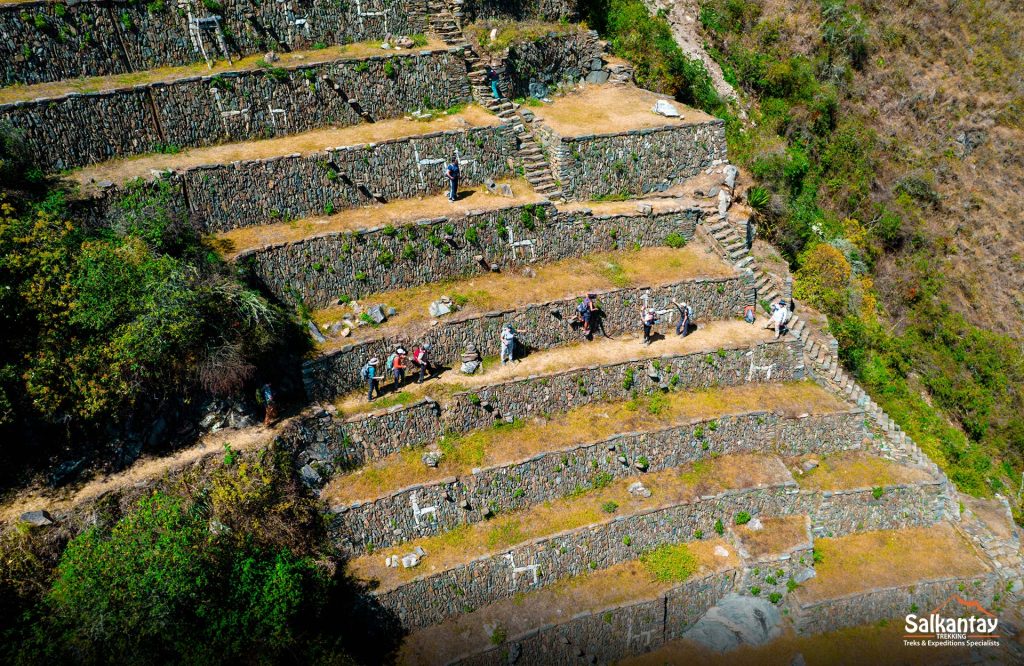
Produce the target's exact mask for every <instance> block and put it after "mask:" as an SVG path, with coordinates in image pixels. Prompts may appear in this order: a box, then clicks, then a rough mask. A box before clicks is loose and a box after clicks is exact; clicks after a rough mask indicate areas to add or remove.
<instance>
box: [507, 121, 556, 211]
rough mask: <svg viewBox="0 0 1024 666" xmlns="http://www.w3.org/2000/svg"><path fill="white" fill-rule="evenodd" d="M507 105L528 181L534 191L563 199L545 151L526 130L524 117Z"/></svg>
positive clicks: (551, 197)
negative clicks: (513, 121)
mask: <svg viewBox="0 0 1024 666" xmlns="http://www.w3.org/2000/svg"><path fill="white" fill-rule="evenodd" d="M506 104H508V105H509V109H510V110H511V113H512V114H513V115H514V116H515V124H514V125H513V129H514V130H515V132H516V138H517V139H518V140H519V159H520V160H522V163H523V169H524V172H525V173H524V175H525V176H526V180H527V181H528V182H529V183H530V185H532V186H533V189H535V190H537V192H538V193H540V194H543V195H544V196H546V197H547V198H548V199H562V188H561V187H559V185H558V183H556V182H555V178H554V176H553V175H552V173H551V164H550V163H549V162H548V158H547V157H546V156H545V155H544V151H543V150H541V147H540V145H539V144H538V143H537V140H536V139H535V138H534V136H533V133H532V132H530V130H528V129H526V121H525V120H524V119H523V117H522V116H521V115H520V114H518V113H516V112H515V111H514V110H512V105H511V104H509V103H508V102H506ZM499 115H500V114H499Z"/></svg>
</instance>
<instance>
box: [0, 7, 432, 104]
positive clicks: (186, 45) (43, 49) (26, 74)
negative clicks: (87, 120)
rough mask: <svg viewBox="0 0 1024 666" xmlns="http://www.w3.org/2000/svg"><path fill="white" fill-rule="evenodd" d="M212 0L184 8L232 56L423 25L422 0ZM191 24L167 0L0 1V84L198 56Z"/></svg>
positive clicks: (209, 40) (215, 52)
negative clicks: (205, 23)
mask: <svg viewBox="0 0 1024 666" xmlns="http://www.w3.org/2000/svg"><path fill="white" fill-rule="evenodd" d="M207 4H210V3H207ZM215 5H219V8H218V7H216V6H214V9H212V10H211V9H207V8H206V5H204V3H203V2H200V1H199V0H193V1H192V2H191V3H190V10H191V12H192V14H193V16H195V17H197V18H209V17H212V16H215V15H216V16H219V17H220V25H221V28H222V34H223V35H224V38H225V40H224V41H225V44H226V46H227V48H228V51H229V52H230V54H231V56H232V58H236V57H239V56H246V55H252V54H255V53H262V52H265V51H271V50H273V51H292V50H303V49H309V48H311V47H313V46H315V45H317V44H324V45H333V44H344V43H348V42H354V41H363V40H368V39H382V38H383V37H384V36H385V35H387V34H396V35H401V34H413V33H422V32H425V31H426V23H427V21H426V2H424V1H423V0H376V1H375V2H374V3H373V4H368V3H365V2H364V3H356V2H334V1H333V0H291V1H290V2H287V3H280V2H262V3H255V2H249V1H248V0H220V1H219V2H217V3H215ZM289 13H290V16H289ZM302 21H304V23H302ZM296 22H299V23H298V25H296ZM188 26H189V24H188V14H187V12H186V10H184V9H180V8H179V6H178V4H177V3H176V2H171V1H170V0H164V1H163V2H150V3H146V2H124V1H121V0H82V1H80V2H76V3H67V4H65V3H49V2H25V3H16V4H15V3H11V4H2V5H0V63H2V69H0V85H10V84H13V83H40V82H44V81H60V80H62V79H71V78H77V77H81V76H102V75H108V74H120V73H124V72H132V71H142V70H146V69H154V68H157V67H166V66H169V65H186V64H190V63H193V62H201V61H202V60H203V55H202V53H201V52H200V50H199V49H198V48H197V47H196V46H194V44H193V41H192V38H191V37H190V32H189V27H188ZM201 32H202V34H203V40H202V42H203V47H204V48H205V50H206V52H207V53H208V54H209V55H210V56H211V57H213V58H215V59H217V60H223V59H224V54H223V53H222V52H221V50H220V48H219V47H218V45H217V42H216V40H215V36H214V32H213V31H211V30H202V31H201Z"/></svg>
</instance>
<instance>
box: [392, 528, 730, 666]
mask: <svg viewBox="0 0 1024 666" xmlns="http://www.w3.org/2000/svg"><path fill="white" fill-rule="evenodd" d="M716 548H724V549H725V550H726V551H727V553H728V554H727V555H725V556H724V557H723V556H721V555H716V554H715V549H716ZM678 552H679V554H680V555H681V556H682V557H684V558H686V559H688V560H689V562H687V564H688V567H687V568H690V569H692V573H691V574H690V578H700V577H703V576H707V575H709V574H712V573H715V572H718V571H724V570H726V569H730V568H735V567H738V566H739V564H740V561H739V557H737V555H736V554H735V552H734V550H733V547H732V546H731V545H730V544H729V543H727V542H726V541H724V540H723V539H713V540H708V541H700V542H694V543H691V544H686V545H685V546H681V547H679V548H678ZM682 582H684V581H683V580H676V579H673V580H659V579H658V578H657V576H656V575H655V572H654V571H653V570H652V567H651V566H650V565H648V564H646V563H645V562H643V561H641V560H631V561H629V562H623V563H622V564H617V565H615V566H613V567H609V568H608V569H604V570H601V571H594V572H591V573H589V574H586V575H583V576H578V577H575V578H570V579H565V580H560V581H558V582H556V583H554V584H552V585H549V586H547V587H544V588H541V589H539V590H536V591H534V592H530V593H528V594H525V595H520V596H517V597H516V598H514V599H506V600H503V601H499V602H497V603H494V604H491V605H489V606H485V607H483V608H480V609H478V610H475V611H473V612H471V613H466V614H465V615H460V616H459V617H456V618H453V619H451V620H449V621H447V622H444V623H442V624H439V625H435V626H433V627H428V628H426V629H423V630H421V631H417V632H416V633H414V634H412V635H410V636H409V637H408V638H406V639H405V641H404V642H403V643H402V648H401V652H400V653H399V656H398V663H399V664H404V666H433V665H434V664H447V663H449V662H450V661H451V660H453V659H455V658H456V657H458V656H460V655H463V654H467V653H470V652H478V651H483V650H486V649H488V648H489V647H491V646H492V645H493V644H494V643H495V642H498V639H500V638H501V637H502V636H504V637H506V638H512V637H514V636H517V635H519V634H522V633H524V632H527V631H529V630H531V629H535V628H537V627H541V626H544V625H548V624H560V623H562V622H567V621H568V620H570V619H571V618H572V617H574V616H575V615H576V614H578V613H582V612H585V611H592V612H597V611H601V610H602V609H605V608H612V607H615V606H619V605H624V604H629V603H640V602H642V601H645V600H648V599H653V598H656V597H657V596H659V595H661V594H664V593H665V592H667V591H668V590H671V589H673V588H674V587H676V586H678V585H680V584H681V583H682Z"/></svg>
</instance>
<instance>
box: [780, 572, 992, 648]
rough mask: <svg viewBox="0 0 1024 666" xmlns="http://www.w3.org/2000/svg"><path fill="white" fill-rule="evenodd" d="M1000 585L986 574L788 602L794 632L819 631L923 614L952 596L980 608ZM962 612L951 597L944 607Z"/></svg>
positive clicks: (989, 602)
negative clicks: (976, 603) (808, 601)
mask: <svg viewBox="0 0 1024 666" xmlns="http://www.w3.org/2000/svg"><path fill="white" fill-rule="evenodd" d="M1002 585H1003V583H1002V582H1001V581H1000V579H999V577H998V576H997V575H996V574H991V573H990V574H983V575H978V576H973V577H965V578H946V579H941V580H932V581H926V582H916V583H914V584H913V585H907V586H903V587H890V588H883V589H878V590H872V591H870V592H860V593H857V594H852V595H847V596H845V597H839V598H837V599H826V600H824V601H817V602H810V603H803V602H801V601H800V596H799V594H797V595H795V596H793V597H790V601H789V605H790V607H791V608H792V610H793V613H792V617H793V626H794V628H795V629H796V631H797V633H799V634H803V635H807V634H822V633H825V632H828V631H837V630H839V629H844V628H846V627H854V626H860V625H865V624H874V623H876V622H878V621H879V620H897V619H898V620H902V619H903V617H904V616H906V615H907V614H908V613H913V612H916V613H917V614H918V615H920V616H925V615H927V614H928V613H929V612H930V611H931V610H933V609H935V608H938V607H939V606H942V605H943V604H945V603H946V602H947V601H949V600H950V598H951V597H954V596H959V597H961V598H964V599H967V600H969V601H978V602H980V603H981V605H982V606H983V607H985V608H992V606H993V605H994V603H993V599H994V597H995V596H996V594H997V593H999V592H1001V587H1002ZM914 607H916V609H917V610H916V611H915V610H914ZM964 611H965V609H963V608H962V607H959V604H958V603H957V602H956V601H955V600H954V601H953V602H951V603H950V605H949V606H948V607H947V610H946V614H945V616H946V617H960V616H961V613H964ZM965 614H966V613H965Z"/></svg>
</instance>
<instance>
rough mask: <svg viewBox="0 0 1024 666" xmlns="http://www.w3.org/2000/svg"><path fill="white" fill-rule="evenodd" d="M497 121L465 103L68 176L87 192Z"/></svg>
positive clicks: (121, 162)
mask: <svg viewBox="0 0 1024 666" xmlns="http://www.w3.org/2000/svg"><path fill="white" fill-rule="evenodd" d="M499 122H500V119H499V118H498V117H497V116H495V115H492V114H491V113H490V112H488V111H485V110H484V109H482V108H481V107H479V106H467V107H466V108H465V109H463V110H462V111H460V112H459V113H453V114H450V115H443V116H436V117H434V118H432V119H430V120H414V119H411V118H396V119H393V120H382V121H380V122H376V123H361V124H359V125H352V126H350V127H340V128H326V129H318V130H313V131H310V132H303V133H302V134H293V135H291V136H283V137H278V138H274V139H263V140H259V141H240V142H238V143H225V144H222V145H219V146H207V147H203V148H192V149H190V150H185V151H182V152H180V153H177V154H175V155H163V154H147V155H136V156H133V157H124V158H118V159H113V160H108V161H106V162H101V163H99V164H92V165H90V166H87V167H83V168H81V169H76V170H74V171H71V172H70V173H69V174H68V178H70V179H71V180H72V181H75V182H77V183H79V185H81V187H82V190H83V191H89V189H90V187H89V186H90V185H91V184H92V183H95V182H96V181H103V180H109V181H110V182H113V183H125V182H128V181H130V180H132V179H134V178H139V177H144V176H148V175H149V173H150V171H154V170H155V171H166V170H168V169H188V168H191V167H196V166H202V165H207V164H230V163H231V162H239V161H244V160H258V159H264V158H268V157H277V156H281V155H291V154H293V153H300V154H305V153H313V152H317V151H321V150H324V149H325V148H333V147H336V146H358V145H362V144H366V143H375V142H378V141H385V140H387V139H398V138H401V137H407V136H420V135H423V134H431V133H433V132H440V131H442V130H454V129H468V128H470V127H487V126H492V125H497V124H498V123H499Z"/></svg>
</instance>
